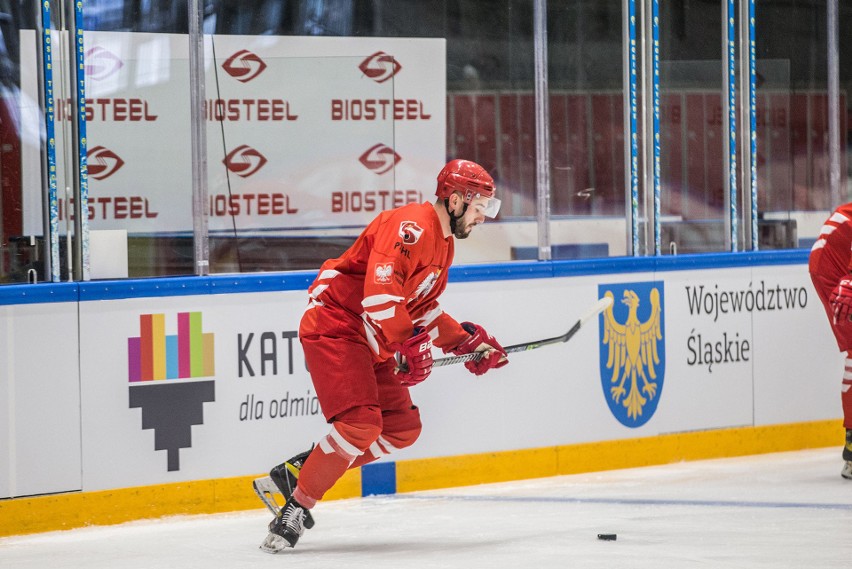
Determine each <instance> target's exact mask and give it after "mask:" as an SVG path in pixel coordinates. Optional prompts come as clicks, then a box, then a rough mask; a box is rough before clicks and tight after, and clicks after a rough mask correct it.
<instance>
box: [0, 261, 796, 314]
mask: <svg viewBox="0 0 852 569" xmlns="http://www.w3.org/2000/svg"><path fill="white" fill-rule="evenodd" d="M809 254H810V250H807V249H790V250H779V251H757V252H748V253H705V254H701V255H675V256H662V257H613V258H607V259H583V260H567V261H521V262H517V261H516V262H511V263H493V264H480V265H460V266H455V267H451V268H450V282H478V281H501V280H525V279H542V278H555V277H578V276H588V275H606V274H626V273H646V272H669V271H689V270H702V269H727V268H744V267H757V266H769V265H799V264H807V262H808V255H809ZM316 274H317V273H316V271H296V272H286V273H283V272H282V273H251V274H240V275H211V276H204V277H197V276H191V277H167V278H150V279H123V280H114V281H88V282H74V283H39V284H35V285H33V284H20V285H17V284H15V285H3V286H0V306H2V305H16V304H46V303H56V302H87V301H95V300H118V299H126V298H149V297H158V296H192V295H201V294H235V293H257V292H276V291H293V290H307V288H308V286H309V285H310V284H311V282H313V280H314V277H316Z"/></svg>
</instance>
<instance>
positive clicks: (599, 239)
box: [547, 0, 627, 259]
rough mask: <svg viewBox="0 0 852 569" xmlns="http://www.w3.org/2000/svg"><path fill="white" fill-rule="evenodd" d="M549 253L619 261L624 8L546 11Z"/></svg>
mask: <svg viewBox="0 0 852 569" xmlns="http://www.w3.org/2000/svg"><path fill="white" fill-rule="evenodd" d="M547 40H548V45H547V50H548V59H549V69H548V77H549V88H550V99H549V106H550V189H551V215H552V220H551V228H550V233H551V241H552V249H551V255H552V258H554V259H574V258H584V257H606V256H619V255H625V254H626V253H627V251H626V243H627V239H626V230H627V223H626V221H625V220H626V216H625V207H626V205H625V204H626V200H625V170H624V169H625V154H624V93H625V91H624V87H623V83H624V80H623V70H624V64H623V40H622V2H621V0H605V1H599V2H589V1H585V0H574V1H570V2H560V3H551V4H549V5H548V21H547Z"/></svg>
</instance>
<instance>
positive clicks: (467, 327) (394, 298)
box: [261, 160, 508, 553]
mask: <svg viewBox="0 0 852 569" xmlns="http://www.w3.org/2000/svg"><path fill="white" fill-rule="evenodd" d="M436 195H437V199H436V200H435V202H434V203H428V202H427V203H422V204H408V205H405V206H402V207H399V208H397V209H393V210H389V211H384V212H382V213H380V214H379V215H378V217H376V218H375V219H374V220H373V221H372V222H371V223H370V224H369V225H368V226H367V228H366V229H365V230H364V231H363V233H361V235H360V236H359V237H358V239H357V240H356V241H355V243H354V244H353V245H352V247H350V248H349V249H348V250H347V251H346V252H345V253H344V254H343V255H342V256H341V257H339V258H337V259H330V260H328V261H326V262H325V263H324V264H323V265H322V267H321V268H320V270H319V274H318V276H317V278H316V280H314V282H313V284H312V285H311V286H310V287H309V289H308V296H309V301H308V308H307V310H306V311H305V313H304V315H303V316H302V321H301V324H300V327H299V339H300V341H301V343H302V347H303V350H304V353H305V360H306V363H307V366H308V369H309V370H310V374H311V379H312V381H313V384H314V389H315V391H316V394H317V397H318V398H319V401H320V405H321V407H322V411H323V415H324V416H325V418H326V420H327V421H328V422H329V423H330V424H331V430H330V432H329V434H328V435H326V436H325V437H324V438H322V439H321V440H320V441H319V442H318V444H317V445H316V446H315V447H313V448H312V450H310V451H307V452H304V453H302V454H300V455H297V456H295V457H293V458H291V459H290V460H288V461H286V462H284V463H283V464H280V465H278V466H276V467H275V468H273V469H272V470H271V472H270V478H271V479H272V481H274V482H275V485H276V486H277V487H278V489H279V490H280V491H281V493H282V494H283V496H284V498H285V500H286V502H285V505H284V506H283V507H282V508H281V511H280V512H279V514H278V515H277V516H276V517H275V519H273V520H272V522H271V523H270V524H269V532H270V533H269V535H268V536H267V538H266V540H265V541H264V542H263V544H262V545H261V548H262V549H263V550H264V551H267V552H271V553H276V552H278V551H280V550H282V549H284V548H286V547H293V546H295V545H296V542H297V541H298V540H299V537H300V536H301V535H302V534H303V533H304V530H305V529H306V528H311V527H312V526H313V525H314V520H313V517H312V516H311V512H310V510H311V508H313V507H314V505H315V504H316V503H317V501H319V500H321V499H322V497H323V495H324V494H325V493H326V491H328V490H329V489H330V488H331V487H332V486H333V485H334V483H335V482H337V480H338V479H339V478H340V477H341V476H342V475H343V474H344V473H345V472H346V470H347V469H349V468H356V467H359V466H362V465H364V464H367V463H369V462H372V461H374V460H376V459H378V458H380V457H382V456H384V455H386V454H388V453H390V452H392V451H394V450H397V449H401V448H405V447H407V446H409V445H411V444H413V443H414V441H416V440H417V437H418V436H419V435H420V429H421V424H420V413H419V411H418V409H417V406H416V405H414V404H413V403H412V400H411V396H410V395H409V391H408V388H409V387H412V386H415V385H417V384H419V383H420V382H422V381H424V380H425V379H426V378H427V377H429V374H430V372H431V370H432V346H433V344H434V346H436V347H438V348H441V349H442V350H443V352H444V353H448V352H452V353H453V354H455V355H462V354H468V353H471V352H483V356H482V357H481V358H479V359H478V360H472V361H469V362H466V363H465V366H466V367H467V369H468V370H469V371H470V372H472V373H474V374H476V375H481V374H483V373H485V372H486V371H488V370H489V369H492V368H498V367H502V366H504V365H505V364H506V363H508V359H507V358H506V352H505V350H504V349H503V347H502V346H501V345H500V344H499V343H498V342H497V340H495V339H494V337H492V336H491V335H490V334H488V333H487V332H486V331H485V330H484V329H483V328H482V327H481V326H479V325H477V324H473V323H470V322H462V323H461V324H459V323H458V322H457V321H456V320H454V319H453V318H452V317H450V315H448V314H447V313H445V312H443V311H442V310H441V307H440V305H439V304H438V297H439V296H440V295H441V293H442V292H443V291H444V289H445V288H446V285H447V270H448V269H449V267H450V265H451V264H452V262H453V250H454V246H455V241H454V238H455V239H465V238H467V237H468V236H469V235H470V233H471V231H472V230H473V228H474V227H475V226H477V225H479V224H481V223H483V222H484V221H485V218H486V217H494V216H495V215H496V214H497V211H498V209H499V207H500V201H499V200H498V199H497V198H496V197H495V196H494V180H493V179H492V178H491V176H490V175H489V174H488V172H486V171H485V169H484V168H482V167H481V166H480V165H478V164H476V163H474V162H470V161H467V160H453V161H451V162H449V163H448V164H447V165H446V166H444V168H443V169H442V170H441V172H440V174H438V186H437V190H436ZM395 354H399V356H400V360H401V361H404V362H405V365H404V366H403V365H400V364H399V363H398V361H397V359H396V358H395Z"/></svg>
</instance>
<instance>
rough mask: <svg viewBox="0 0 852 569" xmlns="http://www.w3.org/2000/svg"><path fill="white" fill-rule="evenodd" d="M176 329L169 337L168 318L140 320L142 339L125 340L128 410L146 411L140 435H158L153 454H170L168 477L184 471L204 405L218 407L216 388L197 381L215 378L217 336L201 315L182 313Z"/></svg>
mask: <svg viewBox="0 0 852 569" xmlns="http://www.w3.org/2000/svg"><path fill="white" fill-rule="evenodd" d="M176 324H177V334H166V317H165V315H164V314H142V315H141V316H140V317H139V336H138V337H132V338H128V339H127V368H128V372H127V374H128V380H129V383H130V408H131V409H135V408H141V409H142V429H154V449H155V450H165V451H166V452H167V464H168V470H169V471H173V470H180V455H179V452H180V449H182V448H190V447H191V446H192V428H191V427H192V426H193V425H201V424H203V422H204V415H203V411H204V405H203V404H204V403H205V402H210V401H215V389H214V382H213V381H212V380H210V381H198V380H197V379H198V378H204V377H211V376H213V375H215V373H216V365H215V361H214V353H215V345H214V335H213V334H212V333H207V332H204V331H203V329H202V326H201V312H181V313H179V314H178V315H177V323H176ZM181 380H184V381H181ZM186 380H189V381H186Z"/></svg>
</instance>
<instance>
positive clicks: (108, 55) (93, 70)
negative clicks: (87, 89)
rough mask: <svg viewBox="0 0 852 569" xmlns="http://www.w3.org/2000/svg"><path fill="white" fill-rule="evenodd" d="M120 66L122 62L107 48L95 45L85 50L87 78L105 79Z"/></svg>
mask: <svg viewBox="0 0 852 569" xmlns="http://www.w3.org/2000/svg"><path fill="white" fill-rule="evenodd" d="M122 67H124V62H122V61H121V59H119V57H118V56H117V55H115V54H114V53H112V52H111V51H109V50H108V49H104V48H102V47H100V46H97V45H96V46H95V47H93V48H92V49H90V50H89V51H87V52H86V76H87V77H88V78H89V79H94V80H95V81H100V80H102V79H106V78H107V77H109V76H110V75H112V74H114V73H117V72H118V70H119V69H121V68H122Z"/></svg>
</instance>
